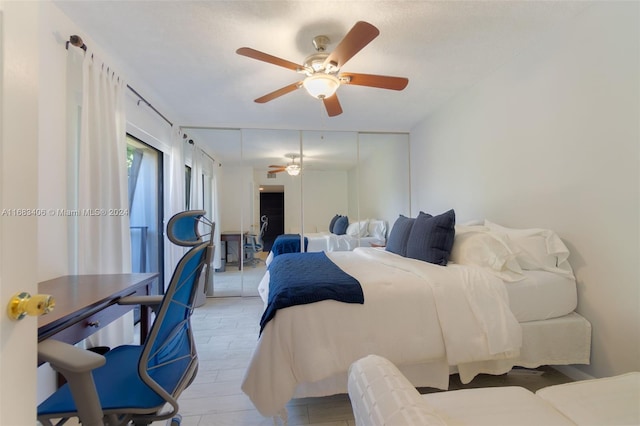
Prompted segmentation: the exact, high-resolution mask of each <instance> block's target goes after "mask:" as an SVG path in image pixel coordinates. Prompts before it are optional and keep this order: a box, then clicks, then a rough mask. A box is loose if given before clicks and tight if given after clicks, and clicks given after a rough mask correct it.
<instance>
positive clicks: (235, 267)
mask: <svg viewBox="0 0 640 426" xmlns="http://www.w3.org/2000/svg"><path fill="white" fill-rule="evenodd" d="M186 130H187V131H188V133H189V136H190V137H193V139H194V140H196V143H198V144H200V145H202V146H203V147H205V149H206V150H207V151H208V152H209V153H210V154H211V155H212V157H213V158H214V159H215V163H214V167H213V171H212V174H213V177H212V179H211V187H212V194H213V195H212V196H211V203H210V204H211V212H209V211H207V215H208V216H209V217H210V218H211V220H213V221H214V222H216V230H217V231H219V232H216V234H217V235H216V249H215V253H214V265H215V272H214V274H213V284H212V285H210V289H209V291H208V293H207V295H208V296H213V297H228V296H241V295H242V294H243V293H244V291H243V287H244V285H243V278H242V266H243V264H242V261H241V260H242V258H243V257H244V256H243V251H242V248H243V241H244V238H243V234H244V231H243V229H244V226H243V225H244V224H243V216H244V215H243V212H244V209H246V207H244V205H245V204H247V205H248V202H246V197H243V196H241V195H240V194H243V193H246V191H244V186H243V182H245V181H246V180H247V179H245V175H246V168H245V167H244V165H243V162H242V135H241V132H240V130H236V129H186ZM249 170H250V168H249ZM207 210H209V209H207Z"/></svg>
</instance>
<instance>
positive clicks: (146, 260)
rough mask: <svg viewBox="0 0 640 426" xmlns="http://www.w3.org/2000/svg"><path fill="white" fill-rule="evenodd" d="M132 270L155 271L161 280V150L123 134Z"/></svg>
mask: <svg viewBox="0 0 640 426" xmlns="http://www.w3.org/2000/svg"><path fill="white" fill-rule="evenodd" d="M127 166H128V180H129V226H130V231H131V269H132V272H157V273H159V274H160V279H159V280H158V282H164V279H163V271H164V266H163V265H164V262H163V259H164V257H163V256H164V253H163V247H164V244H163V237H164V233H163V227H162V223H163V217H162V211H163V207H162V205H163V201H162V184H161V183H162V155H161V152H160V151H158V150H157V149H155V148H152V147H151V146H149V145H147V144H145V143H143V142H142V141H140V140H138V139H136V138H134V137H132V136H129V135H128V136H127Z"/></svg>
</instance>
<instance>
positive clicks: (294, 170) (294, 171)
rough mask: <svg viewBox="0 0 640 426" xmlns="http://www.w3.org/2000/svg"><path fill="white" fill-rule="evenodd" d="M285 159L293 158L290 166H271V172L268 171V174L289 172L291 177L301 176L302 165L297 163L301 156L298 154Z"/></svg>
mask: <svg viewBox="0 0 640 426" xmlns="http://www.w3.org/2000/svg"><path fill="white" fill-rule="evenodd" d="M285 157H287V158H291V162H290V163H289V164H287V165H285V166H277V165H270V166H269V168H270V170H268V171H267V173H280V172H287V173H288V174H290V175H291V176H297V175H299V174H300V170H301V168H300V164H297V163H296V158H298V157H300V156H299V155H298V154H287V155H285Z"/></svg>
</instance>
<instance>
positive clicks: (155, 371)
mask: <svg viewBox="0 0 640 426" xmlns="http://www.w3.org/2000/svg"><path fill="white" fill-rule="evenodd" d="M204 213H205V212H204V211H202V210H192V211H186V212H181V213H178V214H177V215H175V216H173V217H172V218H171V219H170V220H169V222H168V224H167V235H168V237H169V239H170V240H171V241H172V242H174V243H176V244H178V245H182V246H193V247H192V248H191V249H190V250H189V251H188V252H187V253H186V254H185V255H184V256H183V257H182V259H180V261H179V262H178V264H177V266H176V268H175V270H174V273H173V276H172V277H171V282H170V283H169V286H168V288H167V289H166V291H165V295H164V298H163V300H162V303H161V304H160V307H159V308H158V311H157V313H156V319H155V321H154V323H153V326H152V328H151V331H150V332H149V336H148V338H147V340H146V342H145V343H144V348H143V350H142V355H141V357H140V361H139V363H138V373H139V374H140V377H141V378H142V380H143V381H144V382H145V383H146V384H147V385H149V386H150V387H151V388H152V389H153V390H154V391H155V392H156V393H157V394H158V395H159V396H160V397H161V398H162V399H164V400H165V401H166V402H168V403H170V404H171V405H173V406H174V410H177V402H176V398H175V397H177V394H179V393H180V392H181V391H182V389H184V388H185V387H186V386H187V385H188V384H189V382H190V380H191V379H192V378H193V377H192V376H193V375H194V374H195V370H196V368H197V364H198V361H197V352H196V348H195V343H194V339H193V334H192V330H191V322H190V318H191V314H192V312H193V309H194V301H195V296H196V292H197V287H198V280H199V277H200V274H201V272H202V269H203V267H204V265H205V264H206V263H207V261H209V260H210V255H211V251H212V250H210V248H211V246H212V244H213V243H212V242H211V241H207V240H204V239H203V238H202V236H201V235H200V233H199V232H198V225H199V223H201V222H202V218H203V216H204ZM207 224H210V222H208V223H207ZM211 225H213V224H211ZM212 228H213V226H212ZM212 234H213V231H211V233H210V235H212Z"/></svg>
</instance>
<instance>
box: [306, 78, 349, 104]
mask: <svg viewBox="0 0 640 426" xmlns="http://www.w3.org/2000/svg"><path fill="white" fill-rule="evenodd" d="M302 85H303V86H304V88H305V89H307V92H308V93H309V94H310V95H311V96H313V97H314V98H317V99H325V98H330V97H331V96H333V94H334V93H336V90H338V87H339V86H340V80H339V79H338V77H336V76H335V75H331V74H324V73H318V74H313V75H310V76H309V77H307V78H305V79H304V81H303V82H302Z"/></svg>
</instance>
